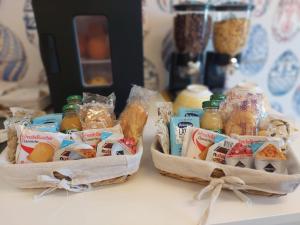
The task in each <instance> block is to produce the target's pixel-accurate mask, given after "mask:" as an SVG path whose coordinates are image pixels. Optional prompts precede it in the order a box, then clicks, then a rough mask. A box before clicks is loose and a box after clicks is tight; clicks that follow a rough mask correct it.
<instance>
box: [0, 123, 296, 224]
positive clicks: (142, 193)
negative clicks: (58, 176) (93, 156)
mask: <svg viewBox="0 0 300 225" xmlns="http://www.w3.org/2000/svg"><path fill="white" fill-rule="evenodd" d="M153 124H154V123H153V121H151V120H150V121H149V122H148V124H147V126H146V129H145V134H147V135H145V136H144V156H143V159H142V162H141V168H140V170H139V171H138V173H137V174H135V175H134V176H132V177H131V178H130V179H129V181H127V182H126V183H123V184H117V185H109V186H104V187H100V188H97V189H95V190H93V191H91V192H86V193H80V194H73V193H69V194H67V192H66V191H63V190H59V191H56V192H54V193H51V194H50V195H48V196H46V197H45V198H42V199H40V200H39V201H34V200H33V196H34V195H36V194H39V193H40V192H41V191H42V190H41V189H38V190H32V189H30V190H21V189H15V188H13V187H11V186H9V185H8V184H6V183H4V182H3V181H1V182H0V221H1V222H0V224H3V225H21V224H22V225H23V224H24V225H101V224H103V225H196V224H197V222H198V219H199V216H200V213H201V209H203V208H204V207H203V206H204V205H205V204H206V203H207V201H205V200H204V201H201V202H200V201H195V200H193V196H194V195H195V194H196V193H197V192H199V191H200V190H201V189H202V188H203V186H201V185H198V184H192V183H186V182H183V181H179V180H175V179H172V178H168V177H164V176H161V175H160V174H159V173H158V172H157V171H156V169H155V168H154V166H153V163H152V160H151V154H150V144H151V141H152V140H153V136H154V132H155V129H154V127H153ZM298 143H300V141H299V142H298ZM250 197H251V200H252V202H253V203H252V204H251V205H247V204H245V203H243V202H241V201H239V200H238V199H237V198H236V197H235V196H234V195H233V194H232V193H230V192H228V191H224V192H223V193H222V194H221V196H220V198H219V199H218V201H217V203H216V204H215V207H214V210H213V212H212V213H211V217H210V224H211V225H217V224H218V225H254V224H255V225H299V224H300V207H299V200H300V188H298V190H296V191H295V192H294V193H292V194H289V195H288V196H284V197H280V198H277V197H272V198H269V197H258V196H250Z"/></svg>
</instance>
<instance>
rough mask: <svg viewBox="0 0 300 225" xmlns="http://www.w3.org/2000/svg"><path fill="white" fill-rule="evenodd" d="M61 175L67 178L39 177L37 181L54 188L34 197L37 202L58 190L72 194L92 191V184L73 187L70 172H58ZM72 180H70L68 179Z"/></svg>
mask: <svg viewBox="0 0 300 225" xmlns="http://www.w3.org/2000/svg"><path fill="white" fill-rule="evenodd" d="M57 172H59V173H60V174H61V175H63V176H65V178H62V179H58V178H56V177H54V175H53V176H48V175H39V176H37V181H38V182H42V183H46V184H49V186H52V187H51V188H48V189H47V190H45V191H43V192H42V193H40V194H39V195H36V196H34V199H35V200H38V199H40V198H42V197H44V196H45V195H48V194H50V193H51V192H53V191H55V190H56V189H65V190H66V191H71V192H85V191H89V190H90V189H91V185H90V184H77V185H73V184H72V178H70V174H71V173H70V171H68V170H60V171H57ZM66 177H68V178H70V179H68V178H66Z"/></svg>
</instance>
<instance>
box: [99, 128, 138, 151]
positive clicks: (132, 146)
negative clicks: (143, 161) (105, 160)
mask: <svg viewBox="0 0 300 225" xmlns="http://www.w3.org/2000/svg"><path fill="white" fill-rule="evenodd" d="M104 135H105V136H106V138H102V139H103V141H101V142H100V143H99V144H98V146H97V156H114V155H133V154H135V153H136V152H137V142H136V141H135V140H134V139H132V138H124V137H123V135H120V134H112V133H107V134H105V133H104Z"/></svg>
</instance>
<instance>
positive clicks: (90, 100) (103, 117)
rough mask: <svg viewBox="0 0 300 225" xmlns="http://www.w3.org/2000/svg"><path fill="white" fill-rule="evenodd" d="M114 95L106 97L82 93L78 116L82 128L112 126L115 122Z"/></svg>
mask: <svg viewBox="0 0 300 225" xmlns="http://www.w3.org/2000/svg"><path fill="white" fill-rule="evenodd" d="M114 103H115V95H114V94H111V95H109V96H108V97H105V96H101V95H98V94H92V93H83V105H82V106H80V111H79V116H80V120H81V125H82V129H83V130H87V129H99V128H108V127H113V126H114V124H115V114H114V108H115V104H114Z"/></svg>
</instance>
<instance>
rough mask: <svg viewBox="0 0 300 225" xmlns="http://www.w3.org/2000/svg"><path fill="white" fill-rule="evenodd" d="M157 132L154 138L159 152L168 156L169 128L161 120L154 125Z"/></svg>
mask: <svg viewBox="0 0 300 225" xmlns="http://www.w3.org/2000/svg"><path fill="white" fill-rule="evenodd" d="M156 127H157V132H156V138H157V140H158V142H159V144H160V146H161V150H162V152H163V153H165V154H170V136H169V128H168V126H167V125H166V124H165V122H164V121H163V120H162V119H161V120H159V121H157V123H156Z"/></svg>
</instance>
